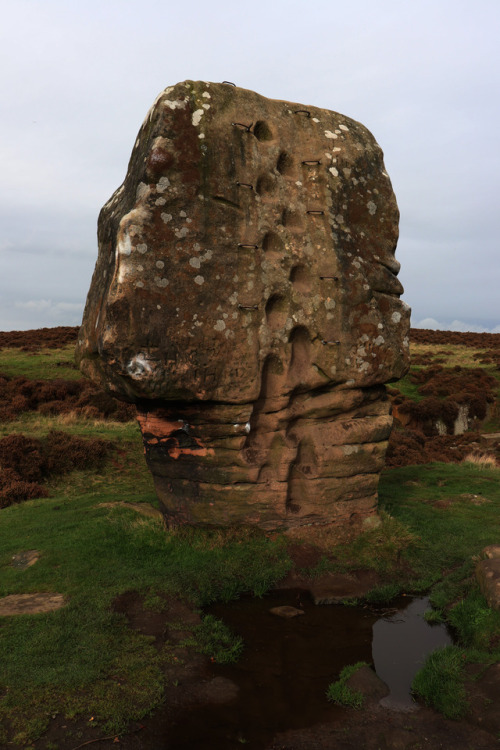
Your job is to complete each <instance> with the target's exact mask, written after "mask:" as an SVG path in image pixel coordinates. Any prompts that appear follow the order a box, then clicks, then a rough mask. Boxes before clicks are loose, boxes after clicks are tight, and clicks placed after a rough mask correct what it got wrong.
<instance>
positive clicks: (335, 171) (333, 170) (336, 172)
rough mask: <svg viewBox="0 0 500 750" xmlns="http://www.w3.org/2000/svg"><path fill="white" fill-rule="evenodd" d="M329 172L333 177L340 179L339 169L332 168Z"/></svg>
mask: <svg viewBox="0 0 500 750" xmlns="http://www.w3.org/2000/svg"><path fill="white" fill-rule="evenodd" d="M328 171H329V172H331V174H332V175H333V176H334V177H338V176H339V171H338V169H336V168H335V167H330V169H329V170H328Z"/></svg>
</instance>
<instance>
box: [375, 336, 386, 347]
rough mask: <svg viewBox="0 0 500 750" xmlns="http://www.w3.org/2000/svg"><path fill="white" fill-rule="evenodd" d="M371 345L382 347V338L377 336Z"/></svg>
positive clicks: (383, 342)
mask: <svg viewBox="0 0 500 750" xmlns="http://www.w3.org/2000/svg"><path fill="white" fill-rule="evenodd" d="M373 343H374V344H375V346H382V344H385V339H384V337H383V336H377V338H376V339H375V341H374V342H373Z"/></svg>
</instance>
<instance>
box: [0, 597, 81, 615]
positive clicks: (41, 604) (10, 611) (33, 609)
mask: <svg viewBox="0 0 500 750" xmlns="http://www.w3.org/2000/svg"><path fill="white" fill-rule="evenodd" d="M65 603H66V601H65V599H64V596H63V595H62V594H11V595H10V596H4V597H3V598H2V599H0V616H1V617H8V616H10V615H35V614H38V613H40V612H54V611H55V610H56V609H60V608H61V607H64V605H65Z"/></svg>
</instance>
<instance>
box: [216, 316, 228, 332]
mask: <svg viewBox="0 0 500 750" xmlns="http://www.w3.org/2000/svg"><path fill="white" fill-rule="evenodd" d="M225 328H226V324H225V322H224V321H223V320H222V318H221V319H220V320H218V321H217V323H216V324H215V325H214V330H215V331H224V330H225Z"/></svg>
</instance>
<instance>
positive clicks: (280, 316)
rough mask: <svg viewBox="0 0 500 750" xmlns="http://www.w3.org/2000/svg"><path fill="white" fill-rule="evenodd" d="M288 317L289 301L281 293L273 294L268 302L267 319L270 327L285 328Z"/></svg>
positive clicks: (275, 328) (274, 328)
mask: <svg viewBox="0 0 500 750" xmlns="http://www.w3.org/2000/svg"><path fill="white" fill-rule="evenodd" d="M287 318H288V303H287V301H286V299H285V298H284V297H282V296H281V295H279V294H273V296H272V297H270V298H269V299H268V301H267V304H266V320H267V325H268V326H269V328H272V329H273V330H277V329H279V328H283V327H284V325H285V323H286V321H287Z"/></svg>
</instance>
